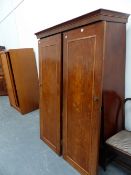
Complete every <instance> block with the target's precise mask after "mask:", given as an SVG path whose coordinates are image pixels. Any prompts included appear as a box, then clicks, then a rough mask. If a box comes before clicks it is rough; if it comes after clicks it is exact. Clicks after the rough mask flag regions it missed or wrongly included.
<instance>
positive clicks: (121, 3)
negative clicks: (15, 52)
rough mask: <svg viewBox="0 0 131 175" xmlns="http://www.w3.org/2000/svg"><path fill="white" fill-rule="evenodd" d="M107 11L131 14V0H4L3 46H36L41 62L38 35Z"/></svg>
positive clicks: (130, 120)
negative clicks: (52, 28) (50, 28)
mask: <svg viewBox="0 0 131 175" xmlns="http://www.w3.org/2000/svg"><path fill="white" fill-rule="evenodd" d="M99 8H105V9H109V10H115V11H120V12H125V13H129V14H131V1H130V0H106V1H105V0H99V1H98V0H63V1H62V0H46V1H44V0H0V45H4V46H6V48H7V49H9V48H20V47H33V48H34V50H35V53H36V58H37V61H38V48H37V39H36V37H35V35H34V33H35V32H38V31H40V30H43V29H44V28H47V27H51V26H53V25H56V24H58V23H61V22H64V21H66V20H69V19H71V18H74V17H77V16H79V15H83V14H85V13H88V12H90V11H93V10H96V9H99ZM126 48H127V51H126V82H125V83H126V92H125V95H126V97H128V96H129V97H131V17H130V18H129V22H128V24H127V47H126ZM126 128H127V129H130V130H131V105H130V107H129V104H128V105H127V108H126Z"/></svg>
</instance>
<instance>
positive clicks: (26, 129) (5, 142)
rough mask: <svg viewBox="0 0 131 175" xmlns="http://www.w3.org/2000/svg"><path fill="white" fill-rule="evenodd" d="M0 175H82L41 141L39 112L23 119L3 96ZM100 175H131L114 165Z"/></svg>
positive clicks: (0, 99)
mask: <svg viewBox="0 0 131 175" xmlns="http://www.w3.org/2000/svg"><path fill="white" fill-rule="evenodd" d="M0 175H79V173H78V172H77V171H76V170H75V169H73V168H72V167H71V166H70V165H69V164H68V163H67V162H66V161H64V160H63V159H62V158H61V157H59V156H57V155H56V154H55V153H54V152H53V151H52V150H51V149H50V148H49V147H48V146H47V145H46V144H44V142H43V141H41V140H40V139H39V111H38V110H37V111H34V112H32V113H29V114H26V115H24V116H22V115H21V114H20V113H19V112H17V111H16V110H15V109H14V108H12V107H10V105H9V102H8V98H7V97H0ZM99 175H129V174H128V173H126V172H125V171H123V170H121V169H120V168H117V167H115V166H113V165H110V166H108V167H107V171H106V172H103V170H102V169H101V168H100V171H99Z"/></svg>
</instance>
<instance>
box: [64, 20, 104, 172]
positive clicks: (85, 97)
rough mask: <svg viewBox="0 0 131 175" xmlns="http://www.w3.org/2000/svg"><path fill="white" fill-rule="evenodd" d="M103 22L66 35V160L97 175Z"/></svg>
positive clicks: (79, 168) (82, 170) (80, 169)
mask: <svg viewBox="0 0 131 175" xmlns="http://www.w3.org/2000/svg"><path fill="white" fill-rule="evenodd" d="M99 28H101V29H102V28H103V23H100V24H98V25H97V27H96V25H91V26H89V27H84V28H80V29H76V30H72V31H69V32H67V33H65V34H64V38H63V40H64V65H63V66H64V97H63V98H64V103H63V104H64V122H63V126H64V135H63V136H64V158H65V159H66V160H67V161H68V162H69V163H71V164H72V165H73V166H74V167H76V168H77V169H78V170H79V171H80V172H81V173H82V174H90V175H95V174H96V168H97V159H98V147H99V144H98V142H99V132H100V129H99V128H100V107H101V82H102V80H101V77H102V76H101V74H102V60H103V54H102V53H103V52H102V39H100V37H101V36H102V33H103V32H102V31H103V30H101V32H100V29H99Z"/></svg>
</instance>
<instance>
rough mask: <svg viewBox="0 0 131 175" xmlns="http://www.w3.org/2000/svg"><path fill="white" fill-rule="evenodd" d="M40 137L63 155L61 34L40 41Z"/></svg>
mask: <svg viewBox="0 0 131 175" xmlns="http://www.w3.org/2000/svg"><path fill="white" fill-rule="evenodd" d="M39 57H40V60H39V63H40V66H39V68H40V70H39V76H40V137H41V139H42V140H43V141H44V142H46V143H47V144H48V145H49V146H50V147H51V148H52V149H53V150H54V151H55V152H56V153H57V154H60V153H61V149H60V145H61V144H60V143H61V130H60V128H61V126H60V125H61V84H62V83H61V71H62V70H61V34H57V35H53V36H50V37H47V38H43V39H41V40H40V41H39Z"/></svg>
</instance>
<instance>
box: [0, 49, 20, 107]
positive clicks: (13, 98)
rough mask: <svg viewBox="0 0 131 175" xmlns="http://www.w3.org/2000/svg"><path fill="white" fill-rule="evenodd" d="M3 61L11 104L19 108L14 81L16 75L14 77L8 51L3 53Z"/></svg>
mask: <svg viewBox="0 0 131 175" xmlns="http://www.w3.org/2000/svg"><path fill="white" fill-rule="evenodd" d="M1 61H2V67H3V72H4V76H5V81H6V86H7V91H8V95H9V101H10V105H11V106H13V107H15V108H17V109H19V101H18V97H17V92H16V89H15V82H14V77H13V72H12V68H11V63H10V57H9V53H8V52H3V53H1Z"/></svg>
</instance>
